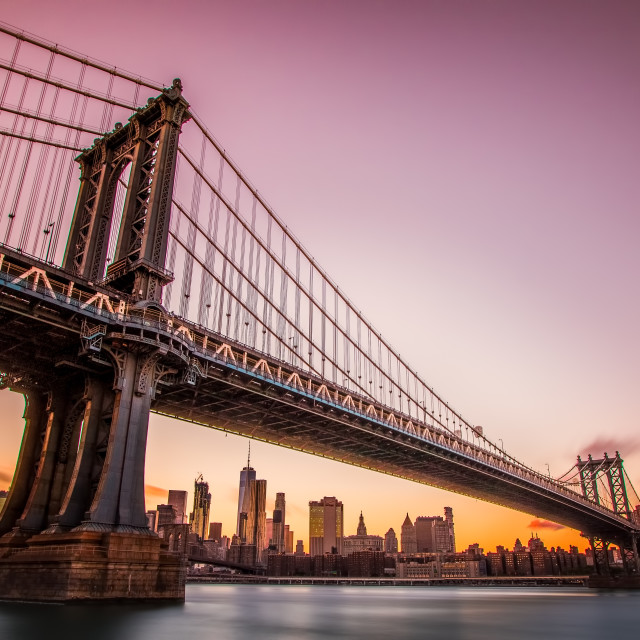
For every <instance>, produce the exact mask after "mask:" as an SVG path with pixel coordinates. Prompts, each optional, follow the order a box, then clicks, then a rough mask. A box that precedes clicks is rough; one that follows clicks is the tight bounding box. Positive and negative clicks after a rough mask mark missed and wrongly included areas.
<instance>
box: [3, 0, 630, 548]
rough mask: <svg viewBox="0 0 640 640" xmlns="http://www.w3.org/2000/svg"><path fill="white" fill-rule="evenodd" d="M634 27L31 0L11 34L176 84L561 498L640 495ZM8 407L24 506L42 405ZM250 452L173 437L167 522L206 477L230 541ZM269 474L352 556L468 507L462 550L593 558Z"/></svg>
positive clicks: (364, 490) (262, 6) (574, 6)
mask: <svg viewBox="0 0 640 640" xmlns="http://www.w3.org/2000/svg"><path fill="white" fill-rule="evenodd" d="M124 15H126V16H127V18H126V19H125V18H124V17H123V16H124ZM639 17H640V9H638V6H637V4H636V3H632V2H615V1H614V2H607V3H585V2H579V1H575V2H573V1H567V2H545V1H543V2H536V3H531V2H518V1H511V2H506V1H505V2H492V3H476V2H456V1H453V2H424V3H423V2H395V3H393V4H392V3H389V2H379V3H372V2H363V1H353V2H348V3H342V2H329V3H314V2H310V3H297V2H292V1H283V2H270V3H268V4H267V3H260V2H245V3H242V4H236V3H226V2H210V3H199V2H189V1H187V2H184V3H182V4H181V11H180V13H176V12H175V10H174V8H173V7H172V5H169V4H168V3H162V2H160V3H157V4H156V6H155V9H154V11H149V8H148V6H147V5H143V4H142V3H136V2H133V3H132V2H127V3H122V2H119V1H116V2H113V3H111V4H110V7H109V9H108V10H107V11H104V10H101V9H100V8H99V7H98V6H87V5H86V3H79V2H65V3H64V4H63V5H62V6H58V7H56V8H55V11H54V10H53V8H52V6H51V5H50V3H46V4H45V3H43V2H38V1H34V2H29V1H28V0H27V1H24V2H22V3H20V4H19V5H18V4H16V5H14V6H10V7H6V8H5V10H4V12H3V20H5V21H6V22H8V23H10V24H12V25H14V26H17V27H19V28H23V29H25V30H27V31H30V32H32V33H36V34H38V35H39V36H41V37H44V38H47V39H48V40H51V41H53V42H58V43H59V44H61V45H63V46H66V47H69V48H73V49H75V50H77V51H81V52H83V53H86V54H87V55H90V56H92V57H94V58H98V59H101V60H104V61H106V62H108V63H109V64H113V65H117V66H118V67H121V68H124V69H127V70H130V71H132V72H134V73H136V74H141V75H143V76H146V77H150V78H153V79H155V80H156V81H158V82H161V83H164V84H165V85H167V86H168V85H170V84H171V81H172V79H173V78H174V77H180V78H181V79H182V82H183V85H184V94H185V96H186V98H187V99H188V101H189V102H190V103H191V105H192V107H193V109H194V111H195V112H196V113H197V114H198V115H199V116H200V117H201V118H202V119H203V120H204V121H206V122H207V124H208V126H209V128H210V129H211V130H212V131H213V132H214V134H215V135H216V137H217V138H218V139H219V140H220V141H221V143H222V144H223V146H224V147H225V148H226V149H227V150H228V152H229V153H230V155H231V156H232V157H233V158H234V159H235V161H236V162H237V163H238V165H239V166H240V167H242V169H243V171H244V172H245V174H246V175H247V176H248V177H249V178H250V180H251V182H252V183H253V184H254V185H256V187H257V188H258V190H259V191H260V193H261V194H263V195H264V197H265V198H266V199H267V200H268V201H269V202H270V204H271V205H272V206H273V208H274V210H275V211H276V212H277V213H278V214H279V216H280V217H281V218H282V219H284V220H285V221H286V223H287V225H288V226H289V227H290V228H291V229H292V230H293V231H294V233H295V235H296V236H297V237H298V238H299V239H300V240H301V242H302V244H303V245H305V246H306V247H307V248H308V249H309V251H310V252H311V254H312V255H313V256H314V257H315V258H316V259H317V261H318V262H319V263H320V264H321V265H322V266H323V267H324V269H326V271H327V272H328V273H329V274H330V275H331V276H332V277H333V278H334V279H335V280H336V281H337V282H338V283H339V285H340V287H341V289H344V290H345V291H346V292H347V295H348V296H349V297H350V298H351V299H352V300H354V301H355V303H356V304H357V306H358V307H359V308H360V309H361V310H362V312H363V314H364V315H365V316H366V317H367V318H368V319H370V320H371V321H372V322H373V324H374V326H375V327H376V328H377V329H379V330H380V331H381V332H382V334H383V335H384V336H385V338H387V339H388V340H389V341H390V342H391V343H392V344H393V345H394V346H395V347H396V349H397V350H398V351H399V352H400V353H401V354H402V355H403V356H404V357H405V358H406V359H407V360H408V362H409V363H411V365H412V367H414V368H415V369H416V370H418V371H419V372H420V374H421V375H422V376H423V377H424V378H425V379H426V380H427V381H428V382H429V384H430V385H433V387H434V389H435V390H436V391H437V392H439V393H440V394H441V395H442V396H443V397H444V398H446V399H447V400H448V401H449V402H450V404H451V405H452V406H453V407H455V408H456V409H457V410H458V411H460V412H461V413H462V415H463V416H465V417H466V418H467V419H469V420H470V421H471V422H473V423H474V424H476V425H482V426H483V427H484V430H485V433H486V434H487V436H488V437H489V438H490V439H492V440H493V441H494V442H498V441H501V442H503V444H504V448H505V449H506V450H507V451H508V452H509V453H510V454H512V455H514V456H515V457H517V458H518V459H519V460H521V461H523V462H525V463H526V464H528V465H530V466H532V467H533V468H535V469H537V470H538V471H541V472H543V473H550V474H551V475H552V476H554V477H557V476H560V475H561V474H563V473H564V472H565V471H567V470H568V469H569V468H570V467H571V466H572V465H573V464H574V463H575V458H576V455H578V454H581V455H584V454H587V453H593V454H594V456H601V455H602V453H604V452H605V451H607V452H608V453H609V454H614V453H615V451H616V450H619V451H620V453H621V455H622V457H623V458H624V460H625V466H626V468H627V470H628V472H629V474H630V477H631V479H632V481H634V482H635V484H636V485H638V484H639V482H638V478H639V476H638V469H640V455H638V453H639V444H640V443H639V442H638V438H637V424H636V422H635V421H636V420H637V418H636V416H637V415H638V409H640V406H639V403H640V399H639V397H638V393H637V386H638V384H637V383H638V373H637V362H638V360H639V356H640V347H639V342H638V339H637V327H638V320H640V300H639V298H638V296H637V293H636V291H637V284H636V281H637V275H638V273H639V267H640V264H639V263H640V257H639V254H638V251H637V246H636V245H637V238H638V232H639V231H640V229H639V225H640V223H639V222H638V219H639V218H638V216H637V203H638V201H639V200H638V196H639V195H640V193H639V192H640V186H639V185H638V181H637V169H638V163H637V151H636V150H637V148H638V146H639V144H638V143H639V142H640V140H639V138H640V131H639V128H638V126H637V109H638V106H639V103H640V83H638V72H639V68H638V67H639V65H640V57H639V56H638V46H639V45H638V39H637V32H638V26H639V24H638V22H639ZM138 19H139V20H142V19H144V21H145V24H146V25H147V28H146V29H145V30H143V31H141V32H136V35H135V36H133V35H132V32H131V29H130V25H131V22H132V21H135V20H138ZM98 23H99V24H100V28H99V29H96V26H95V25H96V24H98ZM0 405H1V407H2V416H3V418H2V421H3V424H2V428H0V489H6V488H8V485H9V483H10V481H11V477H12V474H13V468H14V466H15V459H16V456H17V452H18V447H19V442H20V438H21V434H22V428H23V422H22V420H21V418H20V416H21V411H22V400H21V399H20V397H19V396H17V395H16V394H11V393H10V392H8V391H4V392H2V393H1V394H0ZM247 443H248V441H247V440H246V439H242V438H238V437H236V436H233V435H227V434H224V433H222V432H218V431H215V430H211V429H206V428H203V427H200V426H197V425H192V424H188V423H184V422H178V421H175V420H170V419H168V418H165V417H162V416H157V415H154V416H152V419H151V424H150V429H149V441H148V448H147V467H146V484H147V492H146V496H147V507H148V508H153V507H155V505H156V504H159V503H161V502H163V500H164V499H165V498H166V492H167V490H168V489H187V490H189V491H190V492H191V491H192V487H193V481H194V479H195V477H196V476H197V475H198V474H199V473H202V474H203V475H204V477H205V478H206V479H207V480H208V482H209V483H210V488H211V492H212V495H213V498H212V511H211V520H212V521H219V522H222V523H223V533H225V534H226V535H231V534H232V533H233V532H234V529H235V517H236V515H235V514H236V510H237V489H238V474H239V471H240V469H241V468H242V467H243V466H244V464H245V462H246V455H247ZM547 465H548V466H547ZM252 466H254V467H255V468H256V471H257V474H258V477H259V478H265V479H267V482H268V485H267V499H268V501H267V509H268V510H271V509H272V508H273V500H274V497H275V493H276V492H277V491H284V492H285V493H286V495H287V514H288V516H287V520H288V522H289V523H290V525H291V528H292V529H293V530H294V531H295V534H296V536H295V537H296V539H298V538H299V539H304V540H305V543H306V540H307V538H308V502H309V501H310V500H319V499H320V498H322V497H323V496H325V495H327V496H333V495H335V496H337V497H338V498H339V499H340V500H342V502H343V503H344V505H345V532H346V533H353V532H355V528H356V525H357V521H358V515H359V513H360V511H361V510H362V511H363V512H364V513H365V515H366V520H367V527H368V530H369V532H370V533H376V534H378V535H384V532H385V531H386V530H387V529H388V528H389V527H394V528H395V529H396V530H398V529H399V527H400V525H401V523H402V521H403V520H404V517H405V514H406V513H407V512H409V513H410V515H411V516H412V518H415V517H416V516H419V515H431V514H440V513H441V512H442V508H443V506H444V505H448V506H451V507H453V509H454V513H455V517H456V538H457V541H458V546H459V548H465V547H467V546H468V545H469V544H471V543H473V542H479V543H480V544H481V546H484V547H485V548H489V549H491V548H493V547H495V545H497V544H504V545H509V546H511V545H513V542H514V540H515V538H517V537H519V538H521V539H522V540H525V539H528V538H529V536H530V535H531V533H534V532H538V533H540V535H541V537H544V539H545V542H546V544H547V545H548V546H557V545H562V546H565V547H568V546H569V545H570V544H575V545H578V546H579V547H580V548H581V549H583V548H584V547H585V546H586V541H584V540H582V539H580V537H579V534H578V532H576V531H573V530H569V529H567V528H563V527H560V526H559V525H555V524H553V523H548V522H545V521H540V520H539V519H537V518H536V517H535V514H530V515H527V514H520V513H516V512H513V511H508V510H506V509H504V508H501V507H497V506H494V505H489V504H486V503H482V502H480V501H477V500H473V499H470V498H466V497H462V496H458V495H455V494H450V493H446V492H443V491H440V490H437V489H433V488H430V487H426V486H423V485H418V484H413V483H410V482H408V481H406V480H401V479H398V478H393V477H389V476H383V475H380V474H376V473H373V472H371V471H367V470H364V469H358V468H353V467H347V466H345V465H342V464H340V463H338V462H334V461H331V460H328V459H321V458H314V457H311V456H309V455H304V454H301V453H297V452H292V451H287V450H284V449H281V448H278V447H274V446H273V445H269V444H266V443H263V442H253V443H252ZM191 497H192V496H191V495H190V499H191Z"/></svg>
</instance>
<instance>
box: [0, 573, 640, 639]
mask: <svg viewBox="0 0 640 640" xmlns="http://www.w3.org/2000/svg"><path fill="white" fill-rule="evenodd" d="M639 622H640V591H635V592H598V591H594V590H588V589H578V588H543V587H538V588H530V587H512V588H501V587H480V588H471V587H429V588H422V587H353V586H349V587H346V586H313V587H310V586H267V585H219V584H215V585H187V597H186V602H185V603H184V604H180V605H168V606H167V605H165V606H155V605H144V606H138V605H99V606H95V605H91V606H87V605H73V606H61V605H33V604H10V603H0V639H1V640H31V639H32V638H33V639H36V638H37V639H42V638H46V639H47V640H58V639H61V640H62V639H64V640H76V639H80V638H82V639H90V640H111V639H118V640H165V639H167V640H169V639H170V640H183V639H184V640H190V639H191V638H194V639H197V640H206V639H208V638H212V639H213V638H215V639H216V640H226V639H227V638H228V639H230V640H244V639H245V638H246V639H249V638H251V639H252V640H258V639H260V640H263V639H264V640H269V639H272V638H273V639H276V638H277V639H281V638H282V639H287V640H288V639H292V640H293V639H294V638H295V639H296V640H311V639H314V640H315V639H316V638H329V637H331V638H367V639H370V638H371V639H373V638H380V639H382V638H384V639H388V638H393V639H399V640H401V639H404V638H425V639H436V638H437V639H439V638H443V639H447V640H457V639H465V640H466V639H474V640H475V639H476V638H477V639H485V638H486V639H491V640H505V639H509V640H510V639H513V638H515V639H518V640H520V639H523V640H526V639H529V638H531V639H534V638H535V640H541V638H543V639H544V640H548V639H553V638H562V639H571V638H576V639H580V640H585V639H588V638H599V639H602V638H615V637H617V636H618V634H620V635H622V634H627V637H629V638H638V637H640V631H639V629H640V624H639Z"/></svg>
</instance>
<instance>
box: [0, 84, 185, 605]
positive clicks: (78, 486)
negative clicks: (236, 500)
mask: <svg viewBox="0 0 640 640" xmlns="http://www.w3.org/2000/svg"><path fill="white" fill-rule="evenodd" d="M188 106H189V105H188V103H187V102H186V101H185V100H184V98H183V97H182V87H181V84H180V81H179V80H175V81H174V83H173V86H172V87H171V88H169V89H165V90H164V91H163V92H162V93H161V94H160V95H159V96H158V97H157V98H153V99H150V100H149V101H148V102H147V105H146V106H145V107H142V108H140V109H138V110H137V112H136V113H134V115H132V117H131V118H130V119H129V121H128V123H127V124H125V125H124V126H122V125H120V124H118V125H116V127H115V129H114V130H113V131H112V132H110V133H107V134H106V135H104V136H103V137H101V138H98V139H96V140H95V142H94V145H93V146H92V147H91V148H90V149H86V150H85V151H84V152H83V153H82V154H81V155H80V156H79V157H78V158H77V161H78V162H79V164H80V169H81V178H80V190H79V195H78V199H77V204H76V209H75V213H74V217H73V222H72V226H71V232H70V236H69V241H68V245H67V249H66V254H65V258H64V263H63V270H58V271H59V274H58V275H60V277H62V276H63V275H64V277H68V278H71V279H72V280H71V282H70V284H69V285H68V287H69V292H70V291H71V289H72V288H73V287H74V286H75V287H76V289H77V288H83V295H84V296H85V299H87V298H92V297H93V298H95V297H96V296H98V297H100V296H102V297H103V298H104V299H106V300H107V301H108V300H119V303H118V304H119V306H118V307H117V308H116V309H114V311H115V312H124V310H125V309H128V308H139V309H145V310H149V308H151V309H153V310H154V312H155V313H156V315H157V316H158V317H162V316H163V315H165V314H164V309H163V307H162V305H161V301H162V289H163V287H164V286H165V285H166V284H167V283H168V282H170V281H171V279H172V276H171V274H170V273H168V272H167V271H166V270H165V269H164V262H165V256H166V252H167V239H168V234H169V216H170V207H171V197H172V190H173V182H174V173H175V164H176V157H177V151H178V137H179V134H180V130H181V126H182V124H183V123H184V122H185V121H186V120H187V119H189V117H190V115H189V111H188ZM128 165H131V169H130V177H129V182H128V186H127V191H126V197H125V202H124V208H123V211H122V219H121V222H120V229H119V233H118V241H117V246H116V248H115V254H114V256H113V258H114V260H113V261H112V262H111V264H109V265H107V262H108V257H109V256H107V250H108V244H109V236H110V234H111V231H112V226H113V225H114V224H115V223H116V221H115V216H114V200H115V193H116V188H117V185H118V181H119V180H120V177H121V174H122V172H123V170H124V169H125V168H126V167H127V166H128ZM20 260H22V258H21V257H20V256H19V255H17V256H16V261H18V263H19V262H20ZM29 266H30V265H29V264H26V263H24V266H23V267H22V268H24V269H27V271H26V273H27V274H29V273H31V272H34V270H35V272H37V273H40V274H41V277H42V278H48V277H49V276H47V273H45V271H44V270H43V269H42V265H38V264H35V263H34V265H32V266H31V270H30V271H29V270H28V269H29ZM47 269H49V275H50V276H51V272H50V269H51V268H50V267H47ZM42 274H44V275H42ZM69 274H71V275H69ZM25 277H28V276H25ZM47 282H48V280H47ZM34 288H35V284H34ZM70 297H71V296H68V299H70ZM77 311H78V309H77V308H76V309H75V312H72V313H71V314H69V315H68V318H67V324H68V327H67V328H68V329H69V331H70V332H71V334H70V335H71V338H69V339H68V344H67V343H65V344H66V346H65V347H64V348H62V347H60V345H56V348H55V349H52V348H51V346H52V345H51V344H46V342H47V339H46V335H43V336H42V340H40V341H37V340H35V338H34V339H33V340H32V341H31V343H30V344H32V345H33V346H31V347H29V348H32V349H33V351H32V352H30V353H23V354H21V357H18V358H15V359H13V360H12V359H11V358H10V357H5V356H3V359H2V362H1V363H0V364H1V365H2V366H1V367H0V370H1V371H2V372H3V375H2V376H1V380H0V384H2V385H3V386H5V387H9V388H11V389H12V390H14V391H17V392H19V393H22V394H23V395H24V396H25V405H26V409H25V415H24V417H25V432H24V437H23V441H22V446H21V449H20V452H19V456H18V462H17V466H16V471H15V474H14V478H13V482H12V485H11V489H10V492H9V495H8V498H7V501H6V504H5V508H4V509H3V511H2V514H1V517H0V536H1V537H0V598H11V599H31V600H74V599H127V598H134V599H154V598H162V599H183V598H184V570H185V569H184V565H183V561H182V560H181V559H179V558H177V557H175V556H172V555H171V554H169V553H168V552H167V549H166V545H165V544H164V543H163V541H161V540H160V539H159V538H158V537H157V536H156V535H155V534H153V533H152V532H150V530H149V529H148V527H147V520H146V510H145V501H144V464H145V450H146V439H147V428H148V422H149V413H150V408H151V404H152V401H153V399H154V397H155V393H156V387H157V385H158V383H159V381H160V380H161V379H162V378H163V377H165V378H167V377H171V376H173V377H174V378H175V377H176V374H179V373H180V372H181V370H183V369H185V367H186V366H188V362H189V357H188V355H186V356H185V355H184V353H183V351H184V349H182V347H181V346H180V349H175V348H173V343H172V342H171V340H169V342H168V344H166V345H164V346H162V345H159V343H158V341H157V340H156V341H155V343H154V341H152V340H149V339H148V338H147V339H145V338H144V337H143V336H141V335H140V334H142V332H139V335H137V336H136V335H135V334H127V333H126V328H122V327H117V326H111V325H110V326H107V324H101V323H95V322H91V321H89V320H87V318H84V319H82V318H81V319H78V313H77ZM35 315H36V316H37V314H35ZM121 316H122V314H121ZM113 317H116V318H117V317H118V315H117V314H112V318H113ZM165 317H166V315H165ZM25 323H26V324H25V325H24V330H25V331H27V332H34V333H38V332H43V333H46V328H43V327H46V326H47V325H43V324H42V323H41V322H39V320H38V319H37V317H34V318H31V319H29V321H25ZM54 339H55V338H51V340H54ZM36 343H37V345H36ZM25 348H26V347H25ZM181 349H182V350H181ZM50 351H52V352H56V353H55V357H54V356H49V352H50ZM34 362H37V365H35V366H34Z"/></svg>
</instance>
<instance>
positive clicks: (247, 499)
mask: <svg viewBox="0 0 640 640" xmlns="http://www.w3.org/2000/svg"><path fill="white" fill-rule="evenodd" d="M266 502H267V481H266V480H251V481H249V484H248V485H247V487H246V488H245V492H244V503H243V506H242V512H241V513H246V517H247V524H246V530H245V535H244V539H242V536H241V540H242V542H244V543H246V544H249V545H255V547H256V562H260V561H261V560H262V555H263V552H264V550H265V547H266V546H267V539H266V534H267V512H266Z"/></svg>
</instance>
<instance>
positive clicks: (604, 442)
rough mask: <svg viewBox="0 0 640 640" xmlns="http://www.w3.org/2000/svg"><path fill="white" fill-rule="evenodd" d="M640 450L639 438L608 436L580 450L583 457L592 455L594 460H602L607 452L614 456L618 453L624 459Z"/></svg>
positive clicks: (593, 441)
mask: <svg viewBox="0 0 640 640" xmlns="http://www.w3.org/2000/svg"><path fill="white" fill-rule="evenodd" d="M639 449H640V439H638V438H616V437H613V436H606V437H601V438H596V439H595V440H592V441H591V442H590V443H589V444H587V445H585V446H583V447H581V448H580V453H581V455H584V456H586V455H588V454H592V455H593V457H594V458H600V457H601V456H602V455H603V454H604V453H605V452H606V453H608V454H609V455H610V456H614V455H615V454H616V451H619V452H620V455H621V456H622V457H623V458H624V457H625V456H628V455H630V454H632V453H635V452H636V451H638V450H639Z"/></svg>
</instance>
